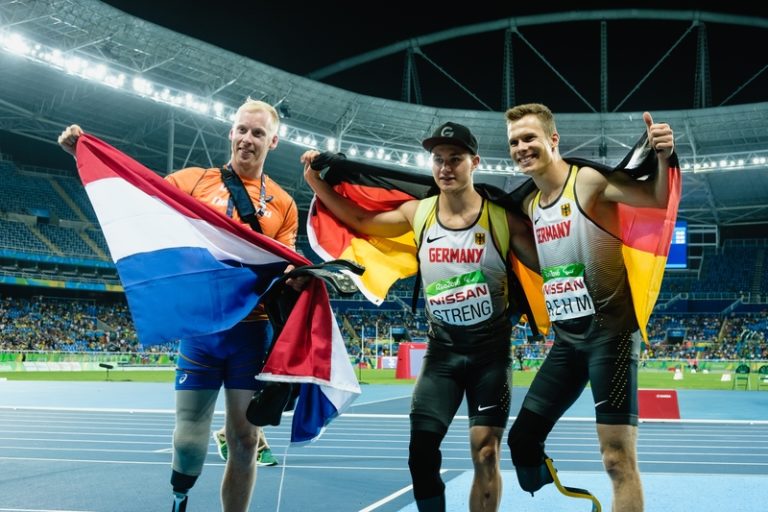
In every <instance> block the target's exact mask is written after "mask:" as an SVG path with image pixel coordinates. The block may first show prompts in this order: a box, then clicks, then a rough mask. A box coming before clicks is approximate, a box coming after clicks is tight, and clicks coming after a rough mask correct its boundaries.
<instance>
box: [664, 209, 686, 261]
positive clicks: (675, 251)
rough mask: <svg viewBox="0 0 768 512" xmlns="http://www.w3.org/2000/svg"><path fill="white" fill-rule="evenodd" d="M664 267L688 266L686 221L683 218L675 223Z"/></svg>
mask: <svg viewBox="0 0 768 512" xmlns="http://www.w3.org/2000/svg"><path fill="white" fill-rule="evenodd" d="M666 268H688V223H687V222H686V221H684V220H679V221H677V222H676V223H675V231H674V232H673V233H672V244H671V245H670V246H669V257H668V258H667V266H666Z"/></svg>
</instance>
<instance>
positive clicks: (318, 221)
mask: <svg viewBox="0 0 768 512" xmlns="http://www.w3.org/2000/svg"><path fill="white" fill-rule="evenodd" d="M647 140H648V139H647V134H645V133H643V135H642V137H640V139H639V140H638V141H637V143H636V144H635V145H634V147H633V148H632V149H631V150H630V151H629V153H627V155H626V156H625V157H624V159H623V160H622V161H621V162H620V163H619V164H618V165H617V166H615V167H609V166H606V165H604V164H600V163H597V162H592V161H590V160H585V159H578V158H568V159H566V160H567V161H568V163H571V164H576V165H579V166H588V167H592V168H594V169H597V170H598V171H600V172H602V173H604V174H610V173H612V172H626V173H628V174H629V175H630V176H632V177H633V178H635V179H647V178H648V177H649V176H652V175H654V174H655V173H656V171H657V168H658V162H657V159H656V154H655V152H653V151H651V150H650V148H649V147H648V144H647ZM313 166H314V167H315V168H318V169H323V172H322V177H323V179H324V180H325V181H326V182H328V183H329V184H330V185H331V186H332V187H333V188H334V190H335V191H336V192H337V193H339V194H341V195H342V196H344V197H347V198H348V199H350V200H351V201H353V202H354V203H356V204H357V205H359V206H361V207H362V208H365V209H368V210H371V211H386V210H390V209H394V208H396V207H397V206H398V205H400V204H401V203H403V202H405V201H408V200H412V199H423V198H425V197H428V196H430V195H434V194H437V193H438V189H437V187H436V186H435V183H434V180H433V178H432V175H431V173H426V172H425V173H419V172H417V171H414V170H407V169H404V168H402V167H395V166H392V165H386V164H380V163H377V164H376V165H373V164H370V163H367V162H362V161H359V160H351V159H347V158H346V157H345V156H344V155H342V154H332V153H323V154H321V155H320V156H318V157H317V158H316V159H315V161H314V162H313ZM668 186H669V202H668V206H667V208H666V209H663V208H658V209H657V208H634V207H629V206H626V205H621V206H620V208H619V215H620V225H621V239H622V242H623V244H624V248H623V253H624V261H625V264H626V267H627V274H628V278H629V284H630V288H631V290H632V299H633V301H634V306H635V314H636V316H637V320H638V324H639V325H640V328H641V331H642V333H643V337H644V338H646V339H647V334H646V325H647V323H648V320H649V318H650V316H651V313H652V312H653V307H654V305H655V304H656V299H657V298H658V295H659V290H660V289H661V281H662V278H663V276H664V267H665V265H666V261H667V256H668V254H669V245H670V241H671V239H672V233H673V231H674V226H675V220H676V217H677V209H678V205H679V202H680V191H681V176H680V169H679V165H678V164H677V158H676V157H675V156H674V155H673V158H672V164H671V166H670V170H669V173H668ZM475 188H476V189H477V190H478V192H479V193H480V194H481V195H483V196H484V197H486V198H487V199H489V200H491V201H494V202H496V203H498V204H500V205H502V206H504V207H505V208H506V209H508V210H510V211H512V212H514V213H516V214H518V215H521V216H523V214H522V209H521V206H520V205H521V204H522V201H523V199H524V198H525V197H526V196H528V195H529V194H530V193H532V192H533V191H534V190H535V189H536V187H535V185H534V183H533V180H531V179H530V178H528V177H525V176H521V175H513V174H509V175H501V174H482V173H476V174H475ZM525 220H526V222H528V224H530V222H529V221H528V219H527V218H525ZM307 233H308V236H309V241H310V244H311V246H312V248H313V250H314V251H315V252H316V253H317V254H318V255H319V256H320V257H321V258H323V259H324V260H331V259H339V258H341V259H348V260H352V261H355V262H357V263H359V264H361V265H363V266H365V268H366V271H365V273H364V274H363V275H362V276H360V277H359V278H358V277H357V276H351V277H352V278H353V279H355V280H356V283H357V285H358V287H359V288H360V290H361V291H362V293H363V294H364V295H365V296H366V297H367V298H368V299H369V300H370V301H371V302H373V303H374V304H377V305H378V304H381V303H382V302H383V301H384V300H385V299H386V296H387V291H388V290H389V288H390V287H391V286H392V285H393V284H394V283H395V282H396V281H397V280H399V279H403V278H407V277H410V276H413V275H415V274H416V272H417V270H418V267H417V261H416V242H415V240H414V235H413V233H412V232H410V233H407V234H405V235H402V236H400V237H397V238H381V237H372V236H368V235H364V234H361V233H357V232H355V231H353V230H351V229H350V228H348V227H347V226H346V225H344V224H342V223H341V222H339V221H338V220H337V219H336V217H334V216H333V214H331V212H330V211H329V210H328V209H327V208H325V207H324V206H323V205H322V203H320V202H319V201H317V200H313V202H312V205H311V207H310V214H309V216H308V218H307ZM510 254H511V253H510ZM511 258H512V261H511V262H510V263H511V267H512V269H513V271H514V273H515V276H516V278H517V283H519V285H520V286H519V288H518V289H516V288H515V284H513V285H512V287H511V290H510V292H511V293H510V300H511V301H512V302H513V304H515V305H516V308H517V309H518V311H517V312H518V313H521V314H524V315H526V316H528V319H529V320H531V319H532V320H533V321H531V322H530V324H531V328H532V330H533V331H534V332H536V331H537V330H538V332H542V333H546V332H548V330H549V320H548V317H547V313H546V308H545V306H544V296H543V293H542V279H541V276H539V275H538V274H536V273H535V272H533V271H532V270H531V269H529V268H527V267H526V266H525V265H523V264H522V263H521V262H519V261H517V260H516V259H515V258H514V256H513V255H512V256H511Z"/></svg>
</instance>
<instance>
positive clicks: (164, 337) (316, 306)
mask: <svg viewBox="0 0 768 512" xmlns="http://www.w3.org/2000/svg"><path fill="white" fill-rule="evenodd" d="M77 166H78V170H79V173H80V178H81V180H82V182H83V184H84V185H85V189H86V192H87V194H88V197H89V198H90V200H91V203H92V205H93V208H94V210H95V212H96V215H97V217H98V219H99V224H100V225H101V229H102V231H103V233H104V237H105V239H106V241H107V245H108V246H109V251H110V253H111V256H112V259H113V260H114V262H115V265H116V266H117V271H118V274H119V275H120V280H121V282H122V284H123V287H124V289H125V294H126V298H127V300H128V304H129V307H130V310H131V314H132V316H133V320H134V324H135V327H136V332H137V334H138V336H139V339H140V340H141V342H142V343H143V344H144V345H152V344H158V343H164V342H167V341H175V340H178V339H181V338H184V337H189V336H199V335H204V334H212V333H215V332H220V331H223V330H226V329H229V328H231V327H233V326H234V325H235V324H237V323H238V322H240V321H241V320H243V319H244V318H245V317H246V316H247V315H248V313H250V312H251V310H252V309H253V308H254V307H255V306H256V305H257V304H258V303H259V301H260V299H261V296H262V294H263V293H264V292H265V291H266V290H267V288H268V287H269V285H270V284H271V283H272V282H273V281H274V280H275V279H276V278H278V277H280V276H281V275H282V273H283V271H284V269H285V268H286V266H287V265H289V264H292V265H295V266H301V265H306V264H310V263H311V262H310V261H309V260H307V259H305V258H304V257H303V256H301V255H299V254H298V253H296V252H294V251H292V250H291V249H289V248H288V247H286V246H285V245H283V244H281V243H279V242H277V241H275V240H272V239H271V238H269V237H266V236H264V235H261V234H259V233H256V232H255V231H253V230H252V229H250V228H249V227H247V226H245V225H242V224H240V223H238V222H235V221H233V220H232V219H230V218H228V217H226V216H224V215H221V214H219V213H218V212H216V211H214V210H213V209H211V208H209V207H208V206H206V205H205V204H203V203H201V202H199V201H198V200H196V199H194V198H193V197H191V196H189V195H187V194H185V193H183V192H181V191H180V190H178V189H177V188H175V187H174V186H172V185H171V184H169V183H167V182H166V181H165V180H163V179H162V178H160V177H159V176H158V175H157V174H155V173H154V172H152V171H151V170H149V169H147V168H146V167H144V166H143V165H141V164H140V163H138V162H136V161H135V160H133V159H131V158H130V157H128V156H126V155H125V154H123V153H121V152H120V151H118V150H116V149H115V148H113V147H111V146H109V145H108V144H106V143H105V142H103V141H101V140H99V139H97V138H96V137H93V136H89V135H83V136H82V137H80V139H79V142H78V144H77ZM307 326H309V329H308V328H307ZM258 378H260V379H262V380H273V381H284V382H294V383H301V384H302V385H301V393H300V395H299V400H298V403H297V405H296V409H295V411H294V415H293V431H292V436H291V442H292V443H294V444H299V443H306V442H310V441H313V440H315V439H317V438H318V437H319V436H320V434H322V432H323V430H324V429H325V427H326V426H327V425H328V424H329V423H330V421H331V420H333V419H334V418H335V417H337V416H338V415H340V414H341V413H342V412H343V411H344V410H345V409H346V408H347V407H349V405H351V403H352V402H353V401H354V400H355V399H356V398H357V397H358V396H359V395H360V386H359V384H358V382H357V378H356V377H355V373H354V370H353V369H352V364H351V363H350V360H349V357H348V355H347V352H346V348H345V346H344V341H343V339H342V337H341V333H340V331H339V328H338V326H337V323H336V319H335V317H334V315H333V312H332V310H331V307H330V300H329V298H328V293H327V290H326V289H325V285H324V283H322V282H321V281H320V280H317V279H313V280H311V281H310V284H309V285H308V286H307V288H306V289H305V290H304V291H303V292H302V293H301V294H300V296H299V298H298V300H297V302H296V305H295V306H294V308H293V309H292V311H291V313H290V315H289V317H288V319H287V321H286V324H285V326H284V327H283V329H282V331H281V333H280V335H279V337H278V338H277V339H276V340H275V341H274V346H273V349H272V352H271V354H270V357H269V359H268V360H267V363H266V365H265V367H264V370H263V372H262V374H260V375H259V377H258Z"/></svg>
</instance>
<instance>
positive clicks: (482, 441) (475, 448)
mask: <svg viewBox="0 0 768 512" xmlns="http://www.w3.org/2000/svg"><path fill="white" fill-rule="evenodd" d="M494 430H498V434H497V433H495V432H494ZM486 431H487V432H482V431H480V432H478V429H477V428H473V429H472V433H471V434H470V435H471V438H472V462H473V463H474V465H475V467H476V468H478V467H481V468H483V469H484V470H486V471H489V470H490V471H493V470H494V469H495V468H497V467H498V465H499V457H500V455H499V451H500V446H499V445H500V443H501V439H500V438H501V433H502V430H501V429H500V428H499V429H495V428H488V429H486Z"/></svg>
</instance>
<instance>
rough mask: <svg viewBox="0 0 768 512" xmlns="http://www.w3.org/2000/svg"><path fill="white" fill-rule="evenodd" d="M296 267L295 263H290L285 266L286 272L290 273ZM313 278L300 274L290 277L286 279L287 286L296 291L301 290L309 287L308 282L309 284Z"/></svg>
mask: <svg viewBox="0 0 768 512" xmlns="http://www.w3.org/2000/svg"><path fill="white" fill-rule="evenodd" d="M294 268H296V267H295V266H294V265H288V266H287V267H286V268H285V272H284V273H285V274H287V273H289V272H290V271H291V270H293V269H294ZM310 279H312V278H311V277H310V276H299V277H289V278H288V279H286V280H285V284H286V286H290V287H291V288H293V289H294V290H295V291H297V292H300V291H301V290H303V289H304V288H306V287H307V284H309V280H310Z"/></svg>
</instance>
